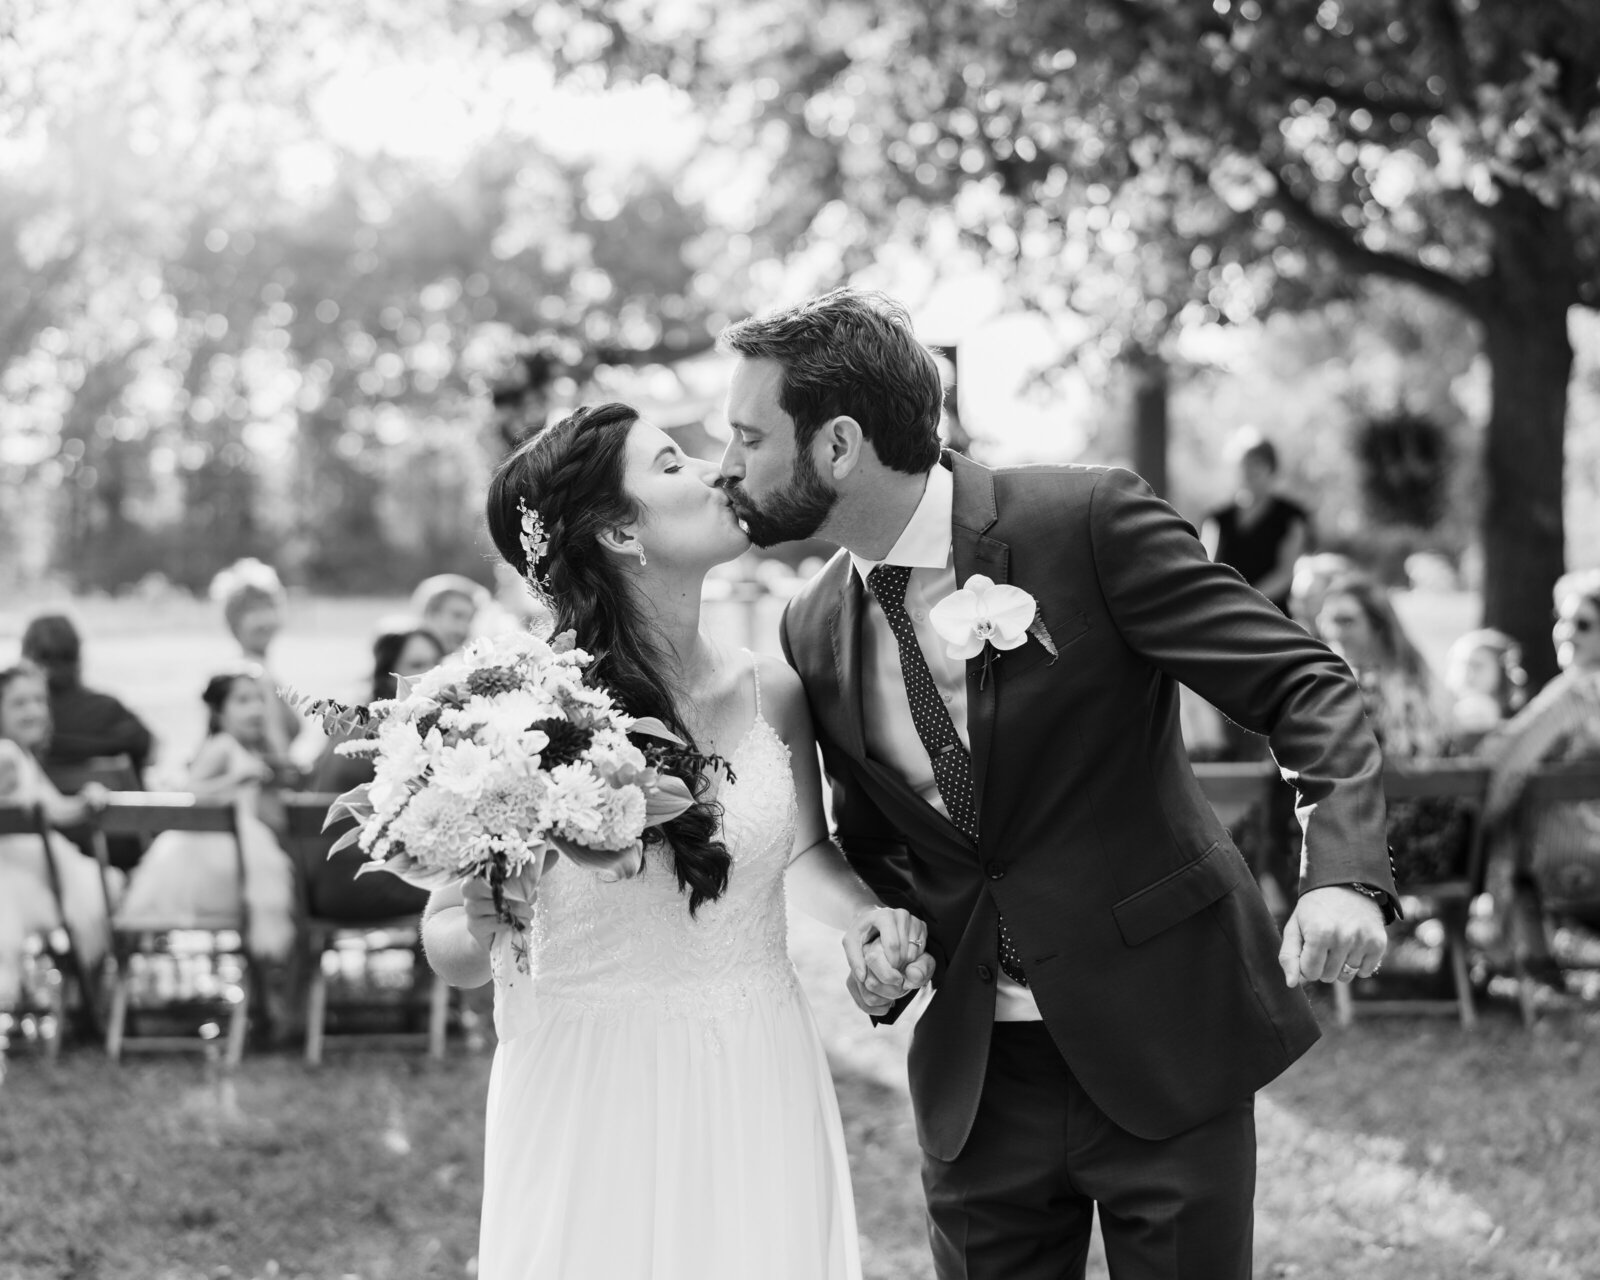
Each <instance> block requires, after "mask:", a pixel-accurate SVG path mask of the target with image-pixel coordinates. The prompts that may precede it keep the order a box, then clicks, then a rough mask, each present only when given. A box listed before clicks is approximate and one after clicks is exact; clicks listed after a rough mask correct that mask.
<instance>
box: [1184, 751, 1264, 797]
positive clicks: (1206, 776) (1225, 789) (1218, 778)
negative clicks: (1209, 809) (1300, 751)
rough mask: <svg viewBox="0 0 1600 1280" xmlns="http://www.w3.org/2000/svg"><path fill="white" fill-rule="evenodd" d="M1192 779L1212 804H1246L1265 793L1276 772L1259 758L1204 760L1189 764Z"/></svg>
mask: <svg viewBox="0 0 1600 1280" xmlns="http://www.w3.org/2000/svg"><path fill="white" fill-rule="evenodd" d="M1191 767H1192V768H1193V769H1194V776H1195V781H1197V782H1198V783H1199V784H1200V790H1201V791H1203V792H1204V793H1205V797H1206V799H1207V800H1208V801H1209V802H1210V803H1211V804H1214V805H1218V804H1224V805H1226V804H1249V803H1251V802H1252V801H1255V800H1259V799H1261V798H1262V797H1263V796H1265V795H1266V794H1267V787H1268V785H1269V784H1270V783H1271V782H1272V780H1273V779H1274V778H1276V777H1277V776H1278V774H1277V770H1276V769H1274V768H1273V767H1272V765H1270V764H1266V763H1263V762H1262V761H1259V760H1244V761H1226V762H1225V761H1215V760H1213V761H1206V762H1204V763H1200V764H1195V765H1193V766H1191Z"/></svg>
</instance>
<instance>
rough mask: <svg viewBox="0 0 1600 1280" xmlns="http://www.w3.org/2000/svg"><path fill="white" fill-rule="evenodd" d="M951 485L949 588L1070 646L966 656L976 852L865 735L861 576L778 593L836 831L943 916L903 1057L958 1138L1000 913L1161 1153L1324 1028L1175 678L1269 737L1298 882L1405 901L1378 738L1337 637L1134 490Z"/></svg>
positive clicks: (1101, 1089) (1118, 1106) (1117, 1096)
mask: <svg viewBox="0 0 1600 1280" xmlns="http://www.w3.org/2000/svg"><path fill="white" fill-rule="evenodd" d="M944 465H946V466H951V467H953V469H954V472H955V512H954V554H955V567H956V580H957V583H958V584H960V583H964V582H965V581H966V580H967V579H968V578H969V577H970V576H971V575H973V574H979V573H981V574H987V575H988V576H989V577H990V578H992V579H994V580H995V581H996V582H1010V583H1012V584H1014V585H1016V586H1019V587H1022V588H1023V589H1024V590H1026V591H1029V592H1031V593H1032V594H1033V596H1034V597H1035V599H1036V600H1037V601H1038V605H1039V616H1040V617H1041V618H1042V619H1043V621H1044V623H1045V625H1046V627H1047V628H1048V630H1049V633H1050V635H1051V637H1052V638H1053V640H1054V642H1055V644H1056V646H1057V649H1058V651H1059V658H1058V659H1056V660H1054V661H1052V659H1051V657H1050V654H1049V653H1048V652H1047V651H1046V650H1045V648H1044V646H1043V645H1042V644H1041V643H1040V642H1039V641H1038V640H1037V639H1033V638H1030V639H1029V640H1028V642H1027V643H1026V644H1025V645H1024V646H1023V647H1021V648H1018V649H1014V650H1011V651H1009V652H1006V653H1004V654H1000V655H998V656H996V657H995V658H994V660H993V661H992V663H991V666H990V669H989V671H988V674H987V676H985V675H984V662H983V659H982V658H981V657H979V658H974V659H973V660H971V661H970V662H969V663H968V668H967V677H968V680H967V696H968V713H967V715H968V719H967V726H968V730H969V733H970V737H971V742H972V767H973V771H974V782H975V786H976V790H977V794H978V796H979V804H980V811H979V829H980V834H979V839H978V842H977V844H976V845H974V844H973V843H972V842H971V841H970V840H968V839H967V838H966V837H965V836H964V835H962V834H961V832H959V831H958V830H957V829H956V828H955V827H954V826H953V825H952V824H951V823H950V822H949V821H948V820H947V819H946V818H944V817H943V816H942V815H940V814H939V812H938V811H937V810H936V809H934V808H933V807H932V806H930V805H929V804H928V803H927V802H926V801H925V800H923V799H922V798H921V797H920V796H919V795H917V793H916V792H915V791H913V790H912V789H911V788H910V787H909V786H908V785H907V784H906V782H905V781H904V779H903V778H901V777H900V776H899V775H898V774H897V773H896V772H895V771H893V770H892V769H890V768H888V767H887V766H886V765H884V764H882V763H880V762H879V761H876V760H874V759H873V758H871V757H870V756H869V755H868V753H867V749H866V745H865V739H864V734H863V729H862V675H861V661H860V630H861V625H862V614H863V610H864V595H863V587H862V585H861V582H860V580H859V578H858V576H857V574H856V573H855V572H854V571H853V569H852V566H851V563H850V558H849V556H848V555H847V554H845V553H843V552H841V553H840V554H838V555H837V556H835V557H834V558H833V560H832V561H830V562H829V564H828V565H827V566H826V567H825V568H824V569H823V570H822V572H821V573H819V574H818V575H817V576H816V577H815V578H813V579H812V580H811V582H809V583H808V584H807V585H806V587H805V588H804V589H803V590H802V591H801V592H800V594H799V595H798V596H796V597H795V599H794V600H793V601H792V602H791V603H790V605H789V607H788V609H787V610H786V611H785V613H784V618H783V623H782V627H781V635H782V640H783V648H784V654H785V656H786V657H787V658H788V660H789V662H790V665H792V666H793V667H794V668H795V669H796V670H797V671H798V672H799V673H800V676H801V678H802V679H803V681H804V684H805V688H806V693H807V697H808V699H809V701H810V704H811V712H812V716H813V718H814V719H815V721H816V727H817V735H818V738H819V741H820V742H821V745H822V754H823V761H824V764H825V765H826V767H827V772H828V775H829V778H830V780H831V782H832V786H833V798H834V819H835V822H836V825H837V834H838V838H839V841H840V843H841V844H842V846H843V847H844V850H845V853H846V855H847V856H848V857H849V859H850V861H851V863H852V864H853V865H854V866H855V867H856V868H857V870H858V871H859V872H860V873H861V875H862V876H863V878H865V879H866V880H867V881H868V883H870V884H871V885H872V886H873V887H874V888H875V889H876V890H877V891H878V892H879V894H880V895H881V896H882V897H884V898H885V900H887V901H890V902H892V903H896V904H899V905H904V906H906V907H908V908H910V909H911V910H913V911H914V912H916V914H918V915H920V916H922V917H923V918H924V919H925V920H926V921H927V922H928V926H929V950H930V952H931V953H932V954H933V955H934V956H935V957H936V958H937V959H938V960H939V962H940V963H939V972H938V975H937V977H936V979H935V984H936V991H935V994H934V997H933V999H932V1001H931V1002H930V1003H929V1005H928V1007H927V1009H926V1010H925V1011H924V1013H923V1015H922V1018H921V1020H920V1021H919V1023H918V1025H917V1027H916V1031H915V1035H914V1038H913V1042H912V1048H911V1062H910V1069H911V1091H912V1102H913V1105H914V1108H915V1111H916V1117H917V1128H918V1134H919V1136H920V1138H921V1142H922V1145H923V1148H924V1149H925V1150H926V1151H927V1152H928V1153H929V1154H930V1155H933V1156H935V1157H937V1158H940V1159H945V1160H949V1159H953V1158H954V1157H955V1156H956V1155H957V1154H959V1152H960V1151H961V1148H962V1146H963V1145H964V1144H965V1142H966V1140H967V1135H968V1133H969V1131H970V1130H971V1127H972V1122H973V1116H974V1114H975V1112H976V1110H977V1105H978V1097H979V1093H980V1091H981V1088H982V1085H983V1076H984V1068H985V1064H986V1061H987V1057H988V1048H989V1038H990V1029H991V1026H992V1022H993V1015H994V1005H995V985H994V984H995V978H996V975H997V974H998V972H999V962H998V960H997V958H996V952H997V940H996V924H995V921H996V909H997V908H998V909H999V910H1002V911H1004V913H1005V917H1006V921H1007V924H1008V927H1009V929H1010V931H1011V933H1012V935H1013V936H1014V937H1015V939H1016V942H1017V946H1018V950H1019V952H1020V953H1021V955H1022V958H1023V962H1024V964H1025V966H1026V968H1027V972H1028V977H1029V983H1030V986H1031V988H1032V990H1033V994H1034V997H1035V999H1036V1000H1037V1001H1038V1005H1039V1010H1040V1012H1041V1014H1042V1015H1043V1017H1044V1021H1045V1024H1046V1026H1047V1027H1048V1028H1049V1031H1050V1034H1051V1036H1052V1038H1053V1039H1054V1041H1055V1043H1056V1045H1057V1046H1058V1047H1059V1049H1060V1051H1061V1053H1062V1055H1063V1056H1064V1057H1065V1059H1066V1061H1067V1063H1068V1065H1069V1067H1070V1068H1071V1070H1072V1072H1073V1074H1074V1075H1075V1076H1076V1077H1077V1078H1078V1080H1079V1081H1080V1082H1081V1083H1082V1085H1083V1087H1084V1089H1085V1090H1087V1092H1088V1093H1089V1095H1090V1097H1091V1098H1093V1099H1094V1101H1095V1102H1096V1103H1097V1104H1098V1105H1099V1106H1100V1108H1101V1109H1102V1110H1103V1111H1104V1112H1105V1113H1106V1114H1107V1115H1108V1116H1109V1117H1110V1118H1111V1119H1112V1120H1113V1121H1115V1122H1116V1123H1117V1124H1118V1125H1120V1126H1121V1127H1122V1128H1124V1129H1126V1130H1128V1131H1130V1132H1132V1133H1133V1134H1135V1135H1137V1136H1139V1137H1143V1138H1151V1139H1160V1138H1165V1137H1169V1136H1171V1135H1173V1134H1176V1133H1180V1132H1182V1131H1183V1130H1185V1129H1187V1128H1190V1127H1191V1126H1193V1125H1195V1124H1198V1123H1200V1122H1201V1121H1203V1120H1206V1119H1208V1118H1210V1117H1211V1116H1214V1115H1217V1114H1219V1113H1220V1112H1222V1111H1223V1110H1224V1109H1226V1108H1227V1107H1229V1106H1231V1105H1235V1104H1237V1103H1240V1102H1242V1101H1244V1100H1246V1099H1247V1098H1249V1097H1250V1095H1251V1094H1252V1093H1253V1092H1254V1091H1255V1090H1256V1089H1257V1088H1259V1087H1260V1086H1261V1085H1263V1084H1265V1083H1266V1082H1267V1081H1268V1080H1271V1079H1272V1078H1273V1077H1274V1076H1276V1075H1278V1074H1279V1073H1280V1072H1281V1071H1283V1070H1284V1068H1285V1067H1287V1066H1288V1065H1289V1064H1290V1063H1291V1062H1293V1061H1294V1060H1295V1059H1296V1058H1297V1057H1299V1055H1300V1054H1302V1053H1303V1052H1305V1050H1306V1049H1307V1048H1308V1047H1309V1046H1310V1045H1311V1044H1312V1043H1313V1041H1315V1040H1316V1038H1317V1035H1318V1030H1317V1024H1316V1021H1315V1019H1314V1018H1313V1016H1312V1013H1311V1009H1310V1006H1309V1005H1308V1003H1307V1001H1306V999H1305V996H1304V995H1303V994H1302V993H1301V992H1300V991H1298V990H1290V989H1288V988H1287V987H1286V986H1285V985H1284V980H1283V974H1282V971H1281V970H1280V969H1279V967H1278V964H1277V952H1278V947H1279V936H1278V933H1277V930H1276V928H1275V926H1274V923H1273V920H1272V917H1271V915H1270V913H1269V912H1268V910H1267V907H1266V904H1265V903H1264V902H1263V900H1262V897H1261V894H1260V892H1259V890H1258V889H1257V887H1256V883H1255V880H1254V878H1253V877H1252V876H1251V874H1250V871H1249V869H1248V868H1247V867H1246V865H1245V862H1244V859H1243V858H1241V857H1240V855H1239V852H1238V850H1237V849H1235V848H1234V845H1233V841H1232V840H1231V839H1229V836H1228V833H1227V831H1225V830H1224V829H1223V828H1222V826H1221V825H1220V824H1219V823H1218V821H1217V819H1216V816H1215V814H1214V813H1213V812H1212V810H1211V807H1210V806H1209V805H1208V804H1207V803H1206V800H1205V798H1204V796H1203V795H1202V794H1201V792H1200V788H1199V786H1198V784H1197V783H1196V781H1195V778H1194V774H1193V773H1192V772H1191V770H1190V768H1189V763H1188V757H1187V755H1186V753H1185V751H1184V746H1183V741H1182V739H1181V737H1180V735H1179V729H1178V683H1179V682H1180V681H1181V682H1182V683H1184V684H1187V685H1189V686H1190V687H1191V688H1192V689H1194V690H1195V691H1197V692H1198V693H1200V694H1201V695H1202V696H1203V697H1205V698H1206V699H1207V700H1208V701H1210V702H1211V703H1213V704H1214V705H1216V706H1217V707H1218V708H1220V709H1221V710H1222V711H1223V712H1224V713H1226V714H1227V715H1228V716H1229V717H1231V718H1232V719H1233V720H1235V721H1236V722H1237V723H1239V724H1241V725H1243V726H1245V727H1246V728H1248V729H1252V730H1255V731H1256V732H1258V733H1264V734H1267V735H1269V737H1270V739H1271V744H1272V752H1273V755H1274V756H1275V758H1276V760H1277V762H1278V765H1279V767H1280V768H1281V769H1282V771H1283V773H1284V775H1285V777H1287V778H1288V779H1289V780H1290V781H1291V782H1292V783H1293V784H1294V785H1295V787H1296V788H1297V789H1298V792H1299V800H1298V806H1299V815H1300V819H1301V821H1302V823H1303V825H1304V828H1305V835H1306V849H1307V857H1306V863H1305V870H1304V873H1303V883H1302V887H1303V888H1314V887H1317V886H1320V885H1327V884H1339V883H1347V882H1365V883H1369V884H1373V885H1376V886H1378V887H1380V888H1382V889H1385V890H1387V891H1391V892H1392V891H1393V888H1394V883H1393V880H1392V878H1391V875H1390V871H1389V865H1388V858H1387V854H1386V849H1385V844H1384V807H1383V795H1382V789H1381V784H1380V770H1381V764H1380V757H1379V753H1378V746H1377V743H1376V741H1375V740H1374V738H1373V736H1372V733H1371V731H1370V730H1369V729H1368V727H1367V723H1366V718H1365V714H1364V711H1363V707H1362V701H1361V696H1360V691H1359V690H1358V689H1357V687H1356V684H1355V682H1354V680H1353V679H1352V678H1351V676H1350V673H1349V671H1348V669H1347V668H1346V667H1345V666H1344V664H1343V663H1342V662H1340V661H1339V659H1338V658H1336V657H1335V656H1334V655H1333V654H1332V653H1331V652H1330V651H1329V650H1328V649H1327V648H1326V647H1324V646H1323V645H1322V644H1321V643H1319V642H1318V641H1316V640H1313V639H1312V638H1311V637H1310V636H1308V635H1307V634H1306V633H1305V632H1303V631H1302V630H1301V629H1300V628H1299V627H1297V626H1296V625H1295V624H1294V623H1292V622H1290V621H1289V620H1288V619H1287V618H1285V617H1284V616H1283V615H1282V614H1281V613H1279V612H1278V610H1277V609H1276V608H1274V607H1273V606H1272V605H1271V604H1269V603H1268V602H1267V600H1266V599H1265V597H1263V596H1261V595H1260V594H1258V593H1257V592H1256V591H1254V590H1253V589H1252V588H1250V587H1248V586H1246V585H1245V583H1244V580H1243V579H1242V578H1240V577H1239V576H1238V575H1237V574H1236V573H1234V572H1233V571H1232V570H1231V569H1227V568H1224V567H1222V566H1219V565H1215V564H1212V563H1211V562H1210V561H1209V560H1207V559H1206V556H1205V552H1204V550H1203V549H1202V548H1201V545H1200V542H1199V540H1198V539H1197V538H1196V537H1195V534H1194V531H1193V529H1191V528H1190V527H1189V525H1187V524H1186V523H1185V522H1184V521H1183V520H1182V518H1181V517H1179V516H1178V515H1177V513H1176V512H1174V511H1173V510H1172V508H1171V507H1169V506H1168V505H1167V504H1166V503H1164V502H1162V501H1161V500H1160V499H1158V498H1157V497H1156V496H1155V495H1154V494H1153V493H1152V492H1151V491H1150V489H1149V488H1148V487H1147V486H1146V485H1145V484H1144V482H1143V481H1142V480H1140V479H1139V478H1138V477H1136V476H1134V475H1132V474H1130V473H1129V472H1126V471H1119V470H1113V469H1106V468H1100V467H1028V468H1017V469H1007V470H999V471H991V470H989V469H987V468H985V467H982V466H979V465H978V464H976V463H973V462H969V461H967V460H966V459H964V458H960V457H950V456H947V457H946V458H945V460H944Z"/></svg>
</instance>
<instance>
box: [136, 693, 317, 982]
mask: <svg viewBox="0 0 1600 1280" xmlns="http://www.w3.org/2000/svg"><path fill="white" fill-rule="evenodd" d="M201 696H202V698H203V700H204V702H205V706H206V715H207V726H206V738H205V741H204V742H203V743H202V744H201V746H200V750H199V751H198V752H197V753H196V755H195V757H194V759H193V760H192V761H191V762H190V764H189V773H188V779H187V782H188V789H189V790H190V791H192V792H194V794H195V795H196V796H199V797H201V798H202V799H209V800H235V799H238V800H241V801H242V802H243V803H242V806H241V809H242V811H241V825H240V830H239V836H240V844H241V845H242V847H243V850H244V860H245V886H246V892H247V894H248V896H249V909H250V912H249V913H250V945H251V950H252V952H253V953H254V954H255V956H257V957H258V958H260V959H263V960H268V961H282V960H286V959H288V957H289V955H290V952H291V950H292V948H293V944H294V940H295V883H294V868H293V865H292V864H291V862H290V860H289V857H288V855H287V854H286V853H284V851H283V848H282V846H281V845H280V844H279V842H278V836H277V835H276V834H275V833H274V831H273V829H272V827H271V826H269V825H268V824H267V822H266V821H263V817H264V815H265V816H270V815H271V813H272V807H273V801H274V800H275V797H274V796H273V795H272V794H271V791H270V788H271V787H272V784H273V781H274V775H273V770H272V767H271V765H270V764H269V763H268V761H267V756H266V751H267V737H266V733H267V719H268V717H269V715H270V711H269V706H268V702H267V696H266V692H265V690H264V689H263V687H262V679H261V671H260V669H259V668H248V669H245V670H242V671H233V672H229V673H226V674H223V675H217V676H213V677H212V678H211V680H210V681H209V683H207V685H206V687H205V692H204V693H203V694H202V695H201ZM279 813H280V814H281V809H280V810H279ZM239 908H240V903H239V897H238V873H237V869H236V863H235V856H234V845H233V838H232V837H231V836H229V835H227V834H226V833H222V832H198V831H167V832H163V833H162V834H161V835H159V836H157V837H156V838H155V840H154V841H152V842H151V845H150V848H149V850H148V851H147V852H146V853H145V855H144V858H143V859H142V860H141V861H140V863H139V865H138V867H137V868H135V870H134V872H133V875H132V877H131V879H130V880H129V882H128V890H127V893H126V894H124V896H123V900H122V905H121V906H120V907H119V908H118V910H117V923H118V925H119V926H121V927H125V928H129V929H138V928H144V927H148V928H157V927H160V928H167V929H172V928H183V927H184V926H185V923H186V922H190V921H200V920H203V919H208V918H209V919H216V918H218V917H227V916H229V915H236V914H237V913H238V912H239Z"/></svg>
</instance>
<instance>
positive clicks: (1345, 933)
mask: <svg viewBox="0 0 1600 1280" xmlns="http://www.w3.org/2000/svg"><path fill="white" fill-rule="evenodd" d="M1388 945H1389V938H1388V934H1387V933H1386V932H1385V931H1384V927H1383V910H1382V908H1381V907H1379V906H1378V904H1377V903H1376V902H1374V901H1373V900H1372V899H1371V898H1369V897H1367V896H1366V895H1365V894H1362V893H1357V892H1356V891H1355V890H1354V889H1346V888H1344V887H1343V886H1342V885H1325V886H1324V887H1323V888H1321V889H1312V890H1310V891H1309V892H1307V893H1303V894H1301V895H1300V901H1299V902H1298V903H1296V904H1295V908H1294V914H1293V915H1292V916H1290V917H1289V923H1288V924H1287V925H1285V926H1284V930H1283V946H1282V948H1281V949H1280V950H1279V951H1278V963H1279V964H1280V965H1282V966H1283V979H1284V981H1285V982H1286V983H1288V985H1289V986H1291V987H1298V986H1299V985H1300V984H1301V983H1302V982H1349V981H1351V980H1352V979H1354V978H1357V977H1362V978H1370V977H1371V976H1372V975H1373V974H1374V973H1375V972H1377V969H1378V965H1379V964H1381V963H1382V961H1383V953H1384V951H1385V950H1386V949H1387V947H1388Z"/></svg>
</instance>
